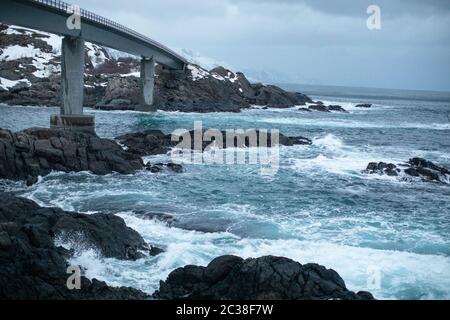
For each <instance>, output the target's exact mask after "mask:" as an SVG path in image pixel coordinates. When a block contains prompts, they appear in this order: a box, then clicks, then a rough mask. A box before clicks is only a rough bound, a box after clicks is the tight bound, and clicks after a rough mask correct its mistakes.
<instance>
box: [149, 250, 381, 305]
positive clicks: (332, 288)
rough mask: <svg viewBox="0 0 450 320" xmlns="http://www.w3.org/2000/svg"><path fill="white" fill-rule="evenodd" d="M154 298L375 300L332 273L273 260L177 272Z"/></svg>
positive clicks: (216, 263) (229, 261)
mask: <svg viewBox="0 0 450 320" xmlns="http://www.w3.org/2000/svg"><path fill="white" fill-rule="evenodd" d="M154 296H155V297H156V298H158V299H190V300H196V299H213V300H250V299H252V300H269V299H270V300H300V299H323V300H329V299H343V300H363V299H368V300H370V299H373V296H372V295H371V294H370V293H368V292H358V293H354V292H352V291H349V290H348V289H347V288H346V286H345V283H344V281H343V280H342V278H341V277H340V276H339V275H338V274H337V272H336V271H334V270H332V269H327V268H325V267H323V266H320V265H318V264H305V265H302V264H300V263H298V262H295V261H293V260H290V259H287V258H281V257H273V256H266V257H261V258H257V259H246V260H244V259H242V258H239V257H236V256H222V257H219V258H216V259H214V260H213V261H212V262H211V263H210V264H209V265H208V266H207V267H199V266H185V267H184V268H179V269H176V270H175V271H173V272H172V273H170V274H169V276H168V278H167V280H166V281H161V283H160V288H159V291H157V292H155V294H154Z"/></svg>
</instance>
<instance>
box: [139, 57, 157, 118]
mask: <svg viewBox="0 0 450 320" xmlns="http://www.w3.org/2000/svg"><path fill="white" fill-rule="evenodd" d="M140 89H141V97H140V106H139V107H138V108H136V110H138V111H156V108H155V107H154V106H153V94H154V90H155V60H154V59H153V58H150V59H148V58H142V59H141V79H140Z"/></svg>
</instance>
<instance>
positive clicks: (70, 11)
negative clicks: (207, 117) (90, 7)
mask: <svg viewBox="0 0 450 320" xmlns="http://www.w3.org/2000/svg"><path fill="white" fill-rule="evenodd" d="M105 2H106V1H105ZM78 9H79V8H78ZM74 13H75V14H76V13H78V14H79V18H80V19H79V20H80V22H81V24H80V25H79V26H80V28H77V25H76V23H73V22H75V21H76V20H74V16H73V15H74ZM68 21H69V22H68ZM0 22H2V23H5V24H11V25H18V26H22V27H26V28H31V29H36V30H41V31H45V32H50V33H54V34H58V35H61V36H63V40H62V46H61V48H62V58H61V81H62V82H61V89H62V105H61V113H60V115H53V116H52V118H51V125H52V126H53V127H62V128H71V129H82V130H88V131H92V130H94V127H95V119H94V117H92V116H86V115H83V92H84V66H85V62H84V42H85V41H89V42H92V43H95V44H98V45H102V46H105V47H109V48H113V49H116V50H119V51H123V52H127V53H130V54H133V55H136V56H140V57H141V79H140V84H141V97H140V110H142V111H152V110H153V107H152V105H153V92H154V69H155V63H158V64H161V65H163V66H165V67H167V68H169V69H175V70H184V69H185V66H186V64H187V61H186V60H185V59H184V58H183V57H182V56H180V55H178V54H177V53H175V52H174V51H172V50H170V49H169V48H167V47H165V46H164V45H162V44H160V43H159V42H156V41H154V40H152V39H150V38H148V37H146V36H144V35H142V34H140V33H137V32H136V31H134V30H131V29H130V28H127V27H125V26H123V25H121V24H119V23H117V22H114V21H111V20H109V19H106V18H104V17H101V16H99V15H96V14H94V13H92V12H90V11H87V10H84V9H79V11H78V10H77V7H74V6H72V5H70V4H68V3H66V2H64V1H59V0H1V1H0Z"/></svg>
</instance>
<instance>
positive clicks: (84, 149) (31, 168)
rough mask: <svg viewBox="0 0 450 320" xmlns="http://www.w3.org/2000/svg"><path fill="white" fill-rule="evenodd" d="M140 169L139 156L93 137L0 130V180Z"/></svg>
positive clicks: (37, 130) (62, 132) (31, 180)
mask: <svg viewBox="0 0 450 320" xmlns="http://www.w3.org/2000/svg"><path fill="white" fill-rule="evenodd" d="M142 168H143V162H142V159H141V158H140V157H139V156H136V155H134V154H131V153H129V152H126V151H124V150H123V149H122V148H121V147H120V146H119V145H118V144H117V143H116V142H115V141H113V140H108V139H102V138H99V137H98V136H96V135H94V134H88V133H83V132H75V131H71V130H57V129H44V128H33V129H27V130H25V131H22V132H16V133H14V132H11V131H9V130H1V129H0V178H1V179H10V180H26V181H27V183H28V184H33V183H35V182H36V181H37V177H38V176H45V175H47V174H49V173H50V172H51V171H52V170H55V171H63V172H78V171H88V170H89V171H91V172H93V173H94V174H99V175H104V174H108V173H111V172H119V173H123V174H130V173H133V172H135V171H136V170H139V169H142Z"/></svg>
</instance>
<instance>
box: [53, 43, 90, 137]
mask: <svg viewBox="0 0 450 320" xmlns="http://www.w3.org/2000/svg"><path fill="white" fill-rule="evenodd" d="M61 90H62V97H61V98H62V99H61V103H62V104H61V113H60V115H53V116H52V117H51V119H50V124H51V126H52V127H56V128H63V129H76V130H79V129H81V130H86V131H93V130H94V127H95V120H94V117H93V116H84V115H83V96H84V40H83V39H79V38H71V37H68V36H66V37H64V38H63V40H62V55H61Z"/></svg>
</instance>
